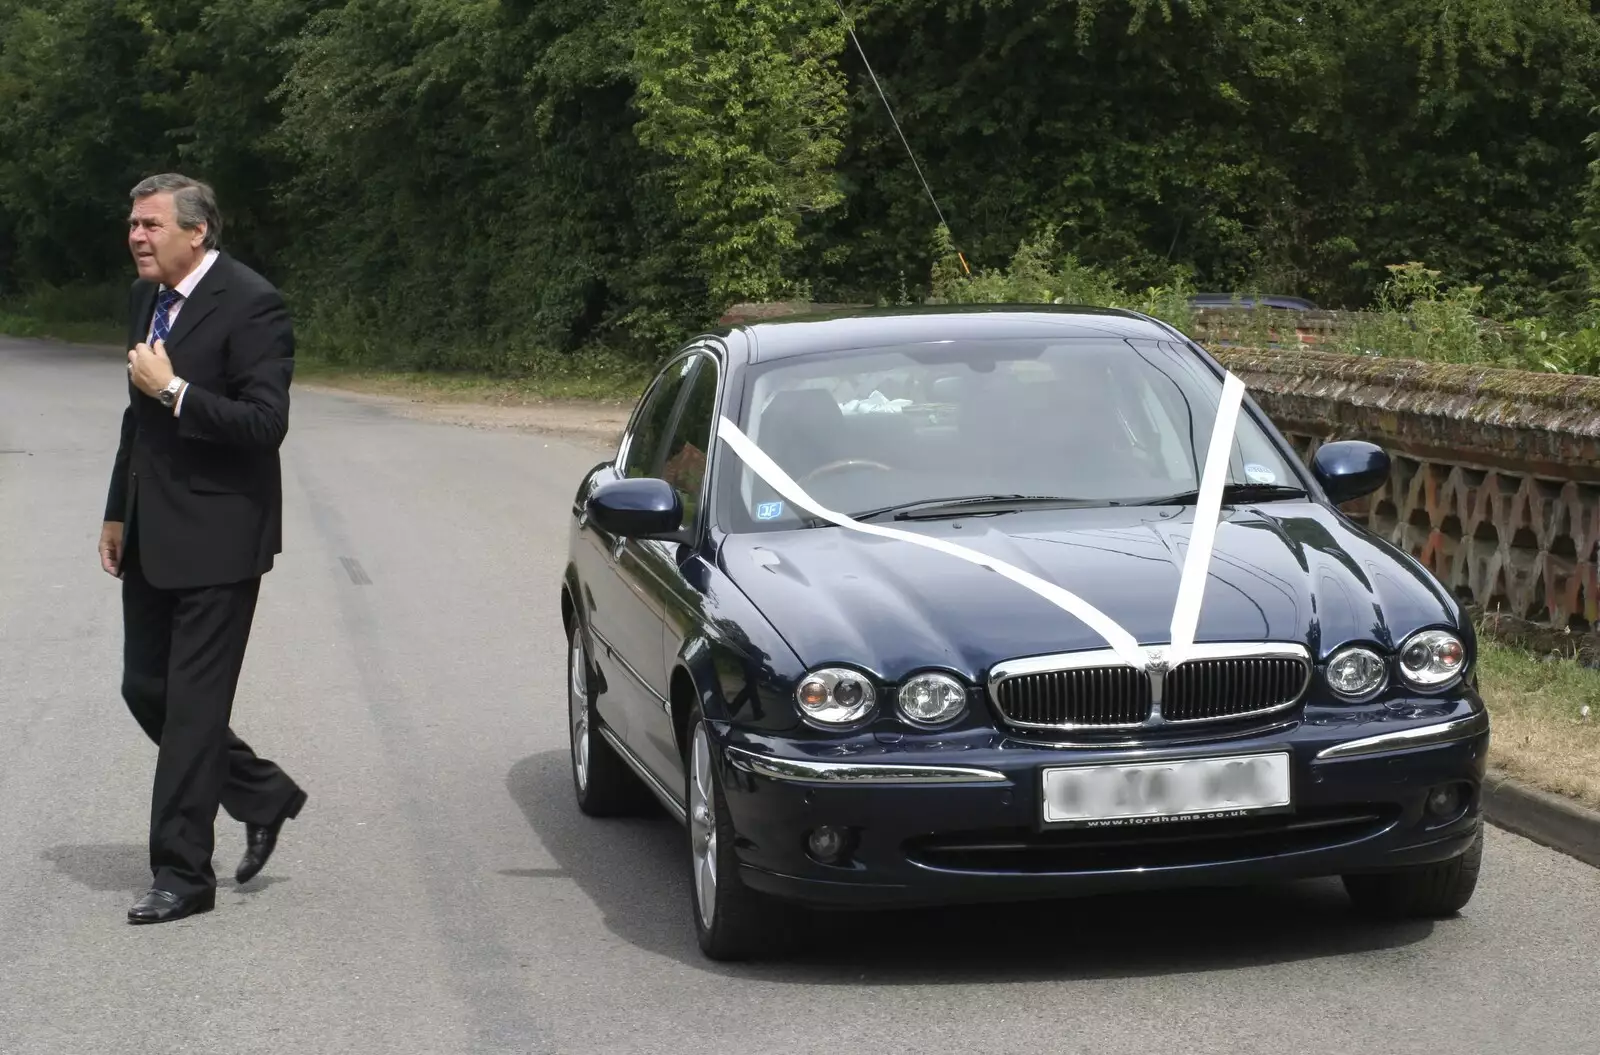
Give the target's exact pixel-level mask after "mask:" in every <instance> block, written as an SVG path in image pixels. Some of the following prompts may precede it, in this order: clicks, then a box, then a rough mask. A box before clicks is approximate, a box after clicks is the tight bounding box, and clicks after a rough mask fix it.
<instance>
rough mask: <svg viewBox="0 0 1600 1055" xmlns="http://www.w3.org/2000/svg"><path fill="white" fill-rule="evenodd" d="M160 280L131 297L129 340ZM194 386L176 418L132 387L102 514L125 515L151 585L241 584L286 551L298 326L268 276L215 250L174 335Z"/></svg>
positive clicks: (139, 332)
mask: <svg viewBox="0 0 1600 1055" xmlns="http://www.w3.org/2000/svg"><path fill="white" fill-rule="evenodd" d="M157 290H158V286H157V285H156V284H155V283H153V282H148V281H145V280H143V279H140V280H138V281H136V282H134V284H133V289H132V291H131V292H130V295H129V321H128V347H129V348H132V347H133V346H134V345H135V344H137V343H138V342H140V341H143V340H146V339H147V335H148V333H149V329H150V320H151V317H152V315H153V314H154V312H155V302H156V293H157ZM166 349H167V355H168V356H169V357H170V358H171V360H172V367H173V371H174V372H175V373H176V374H177V375H178V376H179V377H181V378H183V379H184V380H185V381H187V382H189V388H188V391H187V392H186V393H185V394H184V396H183V408H182V412H181V414H180V415H179V416H177V417H174V416H173V413H172V411H171V410H170V409H169V408H167V407H164V406H162V405H161V402H160V401H159V400H156V399H152V398H151V397H149V396H147V395H145V394H144V393H143V392H140V391H139V390H138V389H137V388H135V387H134V386H133V384H132V381H131V380H130V382H129V384H128V409H127V410H125V411H124V412H123V415H122V439H121V442H120V444H119V445H118V447H117V456H116V461H115V463H114V465H113V468H112V472H111V488H110V492H109V494H108V495H107V496H106V512H105V519H107V520H113V521H121V522H123V523H124V525H125V527H124V537H125V539H127V540H129V541H130V542H131V544H132V545H135V546H136V547H137V557H138V561H139V566H140V569H141V571H142V572H143V574H144V576H145V578H146V579H147V580H148V581H149V582H150V584H151V585H152V586H156V587H158V588H161V589H187V588H193V587H199V586H215V585H221V584H224V583H232V582H240V581H243V580H245V579H250V578H255V577H257V576H260V575H262V574H264V573H266V572H267V571H269V570H270V569H271V568H272V563H273V558H274V557H275V556H276V555H277V554H278V553H280V552H282V549H283V490H282V476H281V469H280V467H279V461H278V448H279V446H280V445H281V444H282V443H283V438H284V435H285V434H286V433H287V432H288V429H289V381H290V379H291V377H292V376H293V374H294V330H293V326H292V324H291V322H290V319H289V312H288V308H287V307H286V306H285V304H284V301H283V297H282V296H281V295H280V294H279V293H278V291H277V290H276V289H275V288H274V287H273V286H272V284H271V283H270V282H268V281H267V280H266V279H264V278H262V277H261V276H260V275H258V274H256V273H255V272H254V271H252V270H250V269H249V268H248V267H246V266H244V265H243V264H241V263H239V262H238V261H237V260H234V259H233V258H232V257H230V256H228V255H227V254H226V253H222V254H219V256H218V257H217V259H216V261H215V262H213V264H212V265H211V269H210V270H209V271H207V272H206V274H205V276H204V277H203V278H202V279H201V280H200V283H199V284H198V285H197V286H196V287H195V290H194V293H193V295H192V296H190V297H189V298H188V299H187V300H186V301H185V302H184V304H183V308H182V310H181V311H179V313H178V321H177V322H176V323H175V324H174V325H173V328H172V334H171V337H170V338H169V339H168V341H167V343H166Z"/></svg>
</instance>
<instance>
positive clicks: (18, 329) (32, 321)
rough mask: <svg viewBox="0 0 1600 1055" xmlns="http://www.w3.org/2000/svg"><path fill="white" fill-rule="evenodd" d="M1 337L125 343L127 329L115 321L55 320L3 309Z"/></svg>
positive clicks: (0, 326) (76, 342) (75, 342)
mask: <svg viewBox="0 0 1600 1055" xmlns="http://www.w3.org/2000/svg"><path fill="white" fill-rule="evenodd" d="M0 334H4V335H5V336H7V337H31V338H38V339H44V340H54V341H66V342H67V343H68V344H112V345H115V344H121V343H122V341H123V337H124V334H123V328H122V327H121V326H120V325H118V324H116V323H114V322H69V321H64V320H62V321H51V320H46V319H39V318H35V317H33V316H30V315H20V314H17V313H15V312H8V311H5V310H3V309H0Z"/></svg>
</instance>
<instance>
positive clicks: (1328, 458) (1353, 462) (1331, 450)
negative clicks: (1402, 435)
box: [1311, 440, 1389, 504]
mask: <svg viewBox="0 0 1600 1055" xmlns="http://www.w3.org/2000/svg"><path fill="white" fill-rule="evenodd" d="M1311 472H1312V474H1313V475H1314V476H1316V478H1317V482H1318V483H1320V484H1321V485H1322V489H1323V490H1324V491H1326V492H1328V497H1329V498H1331V499H1333V501H1334V503H1335V504H1342V503H1344V502H1348V501H1350V500H1351V499H1355V498H1363V497H1365V496H1367V495H1370V494H1371V493H1372V492H1374V491H1376V490H1377V489H1378V488H1380V487H1382V486H1383V483H1384V481H1385V480H1387V479H1389V454H1388V452H1387V451H1385V450H1384V449H1383V448H1382V447H1379V446H1378V445H1377V444H1373V443H1365V442H1363V441H1361V440H1339V441H1338V442H1335V443H1324V444H1323V445H1322V446H1321V447H1318V448H1317V453H1316V455H1315V456H1314V457H1313V458H1312V459H1311Z"/></svg>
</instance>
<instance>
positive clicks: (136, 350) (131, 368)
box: [128, 341, 172, 399]
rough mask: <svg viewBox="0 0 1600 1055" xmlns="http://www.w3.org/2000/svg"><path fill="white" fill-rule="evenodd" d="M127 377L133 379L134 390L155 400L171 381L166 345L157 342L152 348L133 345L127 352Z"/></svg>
mask: <svg viewBox="0 0 1600 1055" xmlns="http://www.w3.org/2000/svg"><path fill="white" fill-rule="evenodd" d="M128 375H129V376H130V377H132V378H133V386H134V387H135V388H137V389H138V390H139V391H141V392H143V393H144V394H145V395H147V396H150V397H151V398H152V399H153V398H155V395H156V393H158V392H160V391H161V390H162V389H163V388H166V387H167V382H169V381H171V380H172V360H171V359H168V358H167V347H166V344H165V343H164V342H162V341H157V342H156V344H155V347H154V348H152V347H150V346H149V345H148V344H145V343H144V342H143V341H140V342H139V343H138V344H136V345H134V346H133V350H132V351H130V352H128Z"/></svg>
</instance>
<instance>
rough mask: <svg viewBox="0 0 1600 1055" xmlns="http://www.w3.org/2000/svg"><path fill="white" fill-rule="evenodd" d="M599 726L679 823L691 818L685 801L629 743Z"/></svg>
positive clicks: (606, 728) (602, 734)
mask: <svg viewBox="0 0 1600 1055" xmlns="http://www.w3.org/2000/svg"><path fill="white" fill-rule="evenodd" d="M599 728H600V735H601V736H603V737H605V738H606V743H608V744H610V745H611V746H612V748H613V749H615V750H616V752H617V754H618V755H620V756H621V758H622V760H623V761H624V762H626V763H627V764H628V768H629V769H631V770H633V771H634V773H635V774H637V775H638V777H639V779H640V780H642V781H644V783H645V786H646V787H647V788H649V789H650V790H651V791H652V792H654V793H655V796H656V798H658V799H660V800H661V805H663V806H665V807H666V808H667V812H669V813H671V814H672V815H673V816H674V817H676V818H678V823H679V824H684V823H686V822H687V821H688V819H689V813H688V810H687V809H686V808H685V807H684V805H683V803H681V802H679V801H678V799H677V796H675V795H674V794H672V792H670V791H668V790H667V786H666V785H665V784H663V783H661V781H660V779H659V778H658V777H657V776H656V775H655V774H654V773H652V772H650V770H649V768H647V767H646V766H645V764H644V763H643V762H641V761H639V759H638V757H637V756H635V755H634V753H633V752H632V751H630V750H628V747H627V745H626V744H624V743H623V742H622V740H621V738H620V737H618V736H617V734H616V733H613V732H612V731H611V730H610V728H609V727H607V726H605V725H601V726H600V727H599Z"/></svg>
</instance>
